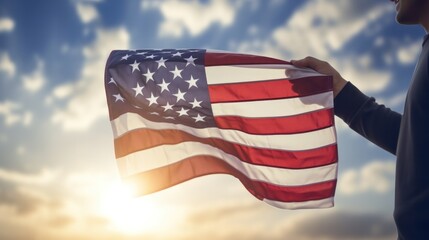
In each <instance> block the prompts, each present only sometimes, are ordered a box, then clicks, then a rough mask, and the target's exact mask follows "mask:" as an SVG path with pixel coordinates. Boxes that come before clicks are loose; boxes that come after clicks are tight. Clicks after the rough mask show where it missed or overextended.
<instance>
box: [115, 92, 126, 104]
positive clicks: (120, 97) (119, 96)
mask: <svg viewBox="0 0 429 240" xmlns="http://www.w3.org/2000/svg"><path fill="white" fill-rule="evenodd" d="M113 96H114V97H115V98H116V99H115V102H117V101H121V102H124V98H123V97H122V96H121V94H120V93H118V94H113Z"/></svg>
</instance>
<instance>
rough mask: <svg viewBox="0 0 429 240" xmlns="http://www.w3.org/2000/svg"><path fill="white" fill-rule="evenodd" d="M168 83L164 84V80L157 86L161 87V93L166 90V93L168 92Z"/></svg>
mask: <svg viewBox="0 0 429 240" xmlns="http://www.w3.org/2000/svg"><path fill="white" fill-rule="evenodd" d="M169 84H170V83H166V82H165V80H164V79H162V83H160V84H157V85H158V86H160V87H161V93H162V92H164V90H166V91H167V92H169V91H170V90H169V89H168V85H169Z"/></svg>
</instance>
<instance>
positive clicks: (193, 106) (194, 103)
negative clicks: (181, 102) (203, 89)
mask: <svg viewBox="0 0 429 240" xmlns="http://www.w3.org/2000/svg"><path fill="white" fill-rule="evenodd" d="M202 102H203V101H197V99H196V98H194V101H193V102H189V103H190V104H191V105H192V108H196V107H199V108H200V107H201V103H202Z"/></svg>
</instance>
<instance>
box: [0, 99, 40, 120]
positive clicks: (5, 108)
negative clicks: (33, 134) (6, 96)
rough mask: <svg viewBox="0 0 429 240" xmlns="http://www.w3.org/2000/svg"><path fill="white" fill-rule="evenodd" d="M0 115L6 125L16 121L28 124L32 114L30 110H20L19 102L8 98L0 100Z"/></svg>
mask: <svg viewBox="0 0 429 240" xmlns="http://www.w3.org/2000/svg"><path fill="white" fill-rule="evenodd" d="M0 116H3V118H4V123H5V125H6V126H13V125H15V124H18V123H20V124H22V125H23V126H30V125H31V123H32V121H33V114H32V113H31V112H30V111H25V110H21V104H19V103H17V102H13V101H9V100H5V101H3V102H0Z"/></svg>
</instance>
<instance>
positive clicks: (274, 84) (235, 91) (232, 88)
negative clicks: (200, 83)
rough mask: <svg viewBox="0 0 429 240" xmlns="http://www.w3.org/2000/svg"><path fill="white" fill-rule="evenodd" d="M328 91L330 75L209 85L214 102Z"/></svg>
mask: <svg viewBox="0 0 429 240" xmlns="http://www.w3.org/2000/svg"><path fill="white" fill-rule="evenodd" d="M328 91H332V78H331V77H329V76H312V77H305V78H300V79H292V80H289V79H279V80H267V81H258V82H245V83H231V84H219V85H209V95H210V100H211V102H212V103H219V102H239V101H251V100H266V99H279V98H291V97H300V96H301V97H302V96H309V95H313V94H317V93H322V92H328Z"/></svg>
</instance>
